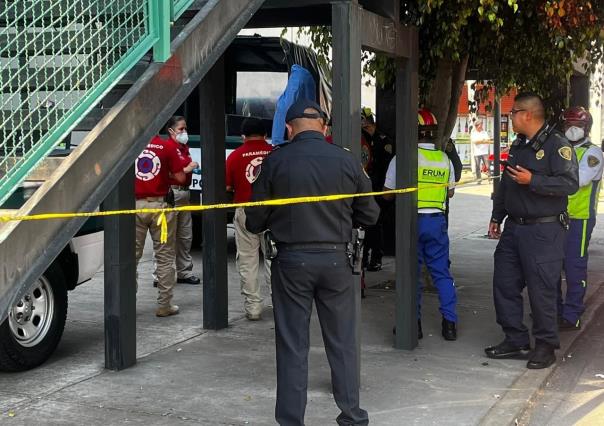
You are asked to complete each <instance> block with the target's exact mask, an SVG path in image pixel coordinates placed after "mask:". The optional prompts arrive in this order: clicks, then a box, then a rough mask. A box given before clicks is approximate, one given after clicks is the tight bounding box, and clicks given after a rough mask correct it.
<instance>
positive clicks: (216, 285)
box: [199, 57, 229, 330]
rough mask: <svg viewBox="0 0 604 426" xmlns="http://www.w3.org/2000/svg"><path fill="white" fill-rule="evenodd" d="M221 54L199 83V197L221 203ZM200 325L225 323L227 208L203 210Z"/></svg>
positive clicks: (209, 326) (212, 326)
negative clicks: (200, 185)
mask: <svg viewBox="0 0 604 426" xmlns="http://www.w3.org/2000/svg"><path fill="white" fill-rule="evenodd" d="M224 112H225V84H224V57H222V58H220V59H219V60H218V61H217V62H216V64H215V65H214V66H213V67H212V69H211V70H210V71H209V72H208V74H207V75H206V76H205V77H204V78H203V80H202V81H201V84H200V85H199V113H200V126H201V129H200V130H201V131H200V136H201V152H202V155H201V169H202V182H203V187H202V200H203V203H205V204H215V203H224V202H225V194H226V186H225V180H224V178H225V160H224V152H225V138H226V132H225V126H224ZM202 227H203V230H202V233H203V328H206V329H212V330H219V329H221V328H226V327H227V326H228V320H229V315H228V275H227V235H226V211H225V210H210V211H207V212H203V216H202Z"/></svg>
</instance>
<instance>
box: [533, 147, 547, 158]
mask: <svg viewBox="0 0 604 426" xmlns="http://www.w3.org/2000/svg"><path fill="white" fill-rule="evenodd" d="M544 156H545V151H544V150H542V149H540V150H539V151H537V153H536V154H535V158H536V159H537V160H541V159H542V158H543V157H544Z"/></svg>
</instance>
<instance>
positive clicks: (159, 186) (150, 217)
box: [134, 136, 186, 317]
mask: <svg viewBox="0 0 604 426" xmlns="http://www.w3.org/2000/svg"><path fill="white" fill-rule="evenodd" d="M184 161H185V159H184V158H183V157H182V156H181V155H180V153H179V152H178V149H177V147H176V145H175V143H174V142H173V141H172V140H170V139H167V140H166V139H162V138H160V137H159V136H156V137H154V138H153V139H152V140H151V142H149V144H148V145H147V148H146V149H145V150H144V151H143V152H142V153H141V154H140V155H139V156H138V158H137V159H136V163H135V168H136V180H135V183H134V193H135V197H136V209H137V210H140V209H163V208H167V207H169V206H170V205H169V203H168V200H167V195H168V192H169V190H170V181H171V179H173V180H175V181H177V182H179V183H180V184H184V183H185V181H186V176H185V173H184V171H183V163H184ZM170 207H171V206H170ZM165 215H166V221H167V224H168V241H167V242H166V243H164V244H162V243H161V241H160V240H161V225H160V222H159V221H158V219H159V217H160V215H159V213H137V214H136V264H137V265H138V262H139V261H140V259H141V257H142V255H143V249H144V247H145V239H146V238H147V233H150V234H151V239H152V240H153V252H154V257H155V262H156V264H157V269H156V273H157V279H158V283H157V287H158V297H157V304H158V307H157V310H156V311H155V315H156V316H158V317H167V316H170V315H176V314H178V311H179V309H178V306H176V305H173V304H172V291H173V289H174V285H175V284H176V269H175V266H174V265H175V250H174V244H175V236H176V232H175V225H176V214H175V213H173V212H168V213H166V214H165Z"/></svg>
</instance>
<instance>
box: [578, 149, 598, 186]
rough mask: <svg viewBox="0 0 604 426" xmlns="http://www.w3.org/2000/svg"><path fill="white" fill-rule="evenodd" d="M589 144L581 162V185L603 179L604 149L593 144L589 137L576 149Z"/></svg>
mask: <svg viewBox="0 0 604 426" xmlns="http://www.w3.org/2000/svg"><path fill="white" fill-rule="evenodd" d="M588 144H589V147H588V148H587V151H586V152H585V154H584V155H583V157H582V158H581V161H580V162H579V186H580V187H584V186H587V185H589V184H591V182H593V181H599V180H601V179H602V170H603V168H604V167H603V166H604V158H603V155H602V149H600V147H599V146H597V145H593V144H592V143H591V141H590V140H589V139H588V138H586V139H585V140H584V141H583V142H581V143H579V144H577V145H575V149H577V148H579V147H581V146H584V145H588Z"/></svg>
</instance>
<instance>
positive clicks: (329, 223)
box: [245, 99, 379, 425]
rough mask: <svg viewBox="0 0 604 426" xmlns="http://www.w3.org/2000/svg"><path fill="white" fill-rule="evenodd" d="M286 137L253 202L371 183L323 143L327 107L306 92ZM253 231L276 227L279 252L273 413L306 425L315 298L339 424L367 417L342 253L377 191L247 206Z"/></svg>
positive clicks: (361, 188)
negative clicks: (340, 197) (369, 194)
mask: <svg viewBox="0 0 604 426" xmlns="http://www.w3.org/2000/svg"><path fill="white" fill-rule="evenodd" d="M286 122H287V129H288V134H289V140H290V141H291V142H289V143H286V144H282V145H281V146H279V147H278V148H277V149H275V150H274V151H273V152H272V153H271V154H269V155H268V156H267V157H266V159H265V160H264V162H263V163H262V170H261V172H260V175H259V176H258V179H257V180H256V181H255V182H254V184H253V188H252V194H253V195H252V200H253V201H261V200H270V199H279V198H288V197H300V196H313V195H332V194H353V193H361V192H369V191H371V180H370V179H369V177H368V176H367V175H366V174H365V172H364V171H363V169H362V167H361V164H360V162H359V160H358V159H357V158H355V157H354V155H353V154H351V153H350V152H348V151H346V150H344V149H342V148H340V147H339V146H337V145H332V144H328V143H325V132H326V126H325V125H326V123H327V115H326V114H325V113H324V112H323V111H322V110H321V107H320V106H319V105H317V104H316V103H315V102H313V101H310V100H308V99H300V100H298V101H297V102H296V103H294V104H293V105H292V106H291V107H290V109H289V110H288V112H287V117H286ZM245 213H246V217H247V222H246V224H247V229H248V230H249V231H251V232H255V233H260V232H264V231H267V230H270V232H271V234H272V238H273V239H274V241H275V243H276V247H277V251H278V254H277V256H276V258H275V259H274V260H273V262H272V267H271V283H272V290H273V291H272V297H273V307H274V316H275V337H276V345H277V402H276V407H275V418H276V420H277V422H278V423H279V424H282V425H303V424H304V413H305V409H306V389H307V385H308V351H309V321H310V315H311V312H312V303H313V300H314V301H315V303H316V306H317V313H318V315H319V321H320V323H321V330H322V332H323V340H324V342H325V350H326V352H327V357H328V359H329V365H330V367H331V377H332V386H333V394H334V398H335V400H336V404H337V405H338V407H339V408H340V410H341V413H340V415H339V416H338V417H337V422H338V424H341V425H366V424H368V422H369V420H368V415H367V412H366V411H365V410H363V409H361V408H360V406H359V381H358V379H359V377H358V371H357V365H358V359H359V353H358V346H357V339H356V334H355V329H356V327H357V325H356V323H357V321H358V318H357V315H356V310H355V291H356V289H355V284H354V281H353V279H352V269H351V267H350V262H349V258H348V255H347V251H346V245H347V243H348V242H350V241H351V236H352V229H353V226H359V225H362V226H370V225H373V224H374V223H375V222H376V221H377V218H378V215H379V208H378V206H377V204H376V203H375V200H374V199H373V198H372V197H359V198H352V199H345V200H339V201H329V202H320V203H303V204H291V205H284V206H262V207H255V208H246V209H245Z"/></svg>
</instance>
